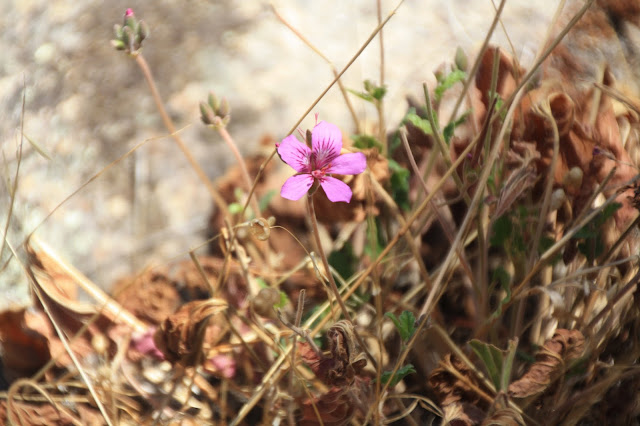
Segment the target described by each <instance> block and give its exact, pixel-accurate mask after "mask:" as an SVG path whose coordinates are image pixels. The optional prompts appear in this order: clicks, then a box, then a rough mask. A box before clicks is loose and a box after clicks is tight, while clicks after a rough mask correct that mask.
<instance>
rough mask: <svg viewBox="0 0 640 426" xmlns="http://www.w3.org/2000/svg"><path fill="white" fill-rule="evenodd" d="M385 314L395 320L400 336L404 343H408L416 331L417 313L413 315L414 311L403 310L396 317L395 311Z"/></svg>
mask: <svg viewBox="0 0 640 426" xmlns="http://www.w3.org/2000/svg"><path fill="white" fill-rule="evenodd" d="M384 316H385V317H387V318H389V319H390V320H391V321H393V324H394V325H395V326H396V328H397V329H398V332H399V333H400V338H401V339H402V341H403V342H404V343H407V341H408V340H409V339H410V338H411V336H412V335H413V333H414V332H415V331H416V328H415V324H416V317H415V315H413V312H411V311H402V313H401V314H400V316H399V317H396V316H395V314H394V313H393V312H387V313H386V314H384Z"/></svg>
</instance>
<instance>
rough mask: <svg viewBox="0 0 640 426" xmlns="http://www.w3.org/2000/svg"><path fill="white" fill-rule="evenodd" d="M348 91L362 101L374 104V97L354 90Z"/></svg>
mask: <svg viewBox="0 0 640 426" xmlns="http://www.w3.org/2000/svg"><path fill="white" fill-rule="evenodd" d="M347 91H348V92H349V93H351V94H353V95H356V96H357V97H359V98H360V99H363V100H365V101H367V102H372V103H373V100H374V97H373V96H372V95H370V94H368V93H365V92H358V91H355V90H353V89H347Z"/></svg>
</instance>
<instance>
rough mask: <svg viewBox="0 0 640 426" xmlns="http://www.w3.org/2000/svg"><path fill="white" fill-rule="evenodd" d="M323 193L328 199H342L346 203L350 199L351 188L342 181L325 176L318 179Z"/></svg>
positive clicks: (334, 200)
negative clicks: (320, 179)
mask: <svg viewBox="0 0 640 426" xmlns="http://www.w3.org/2000/svg"><path fill="white" fill-rule="evenodd" d="M320 185H321V186H322V189H324V193H325V194H327V198H328V199H329V201H332V202H334V203H335V202H337V201H343V202H345V203H348V202H349V201H351V195H352V193H351V188H349V185H347V184H346V183H344V182H343V181H341V180H339V179H336V178H334V177H331V176H326V177H324V178H323V179H322V181H320Z"/></svg>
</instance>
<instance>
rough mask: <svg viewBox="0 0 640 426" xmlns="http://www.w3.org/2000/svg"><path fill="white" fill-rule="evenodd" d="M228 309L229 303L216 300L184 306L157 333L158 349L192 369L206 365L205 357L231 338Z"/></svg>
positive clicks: (165, 321) (172, 359)
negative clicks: (227, 316) (229, 335)
mask: <svg viewBox="0 0 640 426" xmlns="http://www.w3.org/2000/svg"><path fill="white" fill-rule="evenodd" d="M227 306H228V305H227V302H226V301H224V300H222V299H216V298H212V299H208V300H204V301H199V300H197V301H193V302H189V303H187V304H185V305H183V306H181V307H180V309H178V310H177V311H176V312H175V313H173V314H171V315H169V316H168V317H167V318H166V319H165V320H164V321H162V324H161V325H160V327H159V328H158V329H157V330H156V333H155V335H154V342H155V343H156V346H157V347H158V349H159V350H160V351H161V352H162V353H163V354H164V356H165V358H166V359H167V360H168V361H170V362H172V363H179V364H181V365H183V366H185V367H191V366H194V365H196V364H198V363H202V362H204V361H205V356H204V354H206V353H208V352H209V350H210V349H211V348H213V347H214V346H216V345H217V344H218V343H220V341H222V339H224V338H225V337H226V336H227V333H228V331H229V325H228V323H227V319H226V317H225V315H224V312H225V311H226V310H227Z"/></svg>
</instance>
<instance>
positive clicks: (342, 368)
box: [299, 320, 367, 387]
mask: <svg viewBox="0 0 640 426" xmlns="http://www.w3.org/2000/svg"><path fill="white" fill-rule="evenodd" d="M327 340H328V342H329V351H328V352H326V353H323V354H317V353H315V352H314V351H313V350H312V349H311V347H310V346H309V344H308V343H300V344H299V350H300V356H301V357H302V359H303V360H304V362H305V363H306V364H307V365H309V367H310V368H311V370H312V371H313V372H314V373H315V375H316V376H317V377H318V378H319V379H320V380H322V381H323V382H324V383H325V384H327V385H329V386H340V387H345V386H350V385H351V384H353V381H354V380H355V377H356V376H357V375H359V374H360V373H361V372H362V369H363V368H364V367H365V366H366V365H367V360H366V358H365V357H364V354H362V353H360V352H357V351H356V342H355V340H356V338H355V335H354V330H353V325H352V324H351V323H350V322H348V321H344V320H343V321H338V322H337V323H335V324H334V325H333V326H332V327H331V328H329V330H328V331H327Z"/></svg>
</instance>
